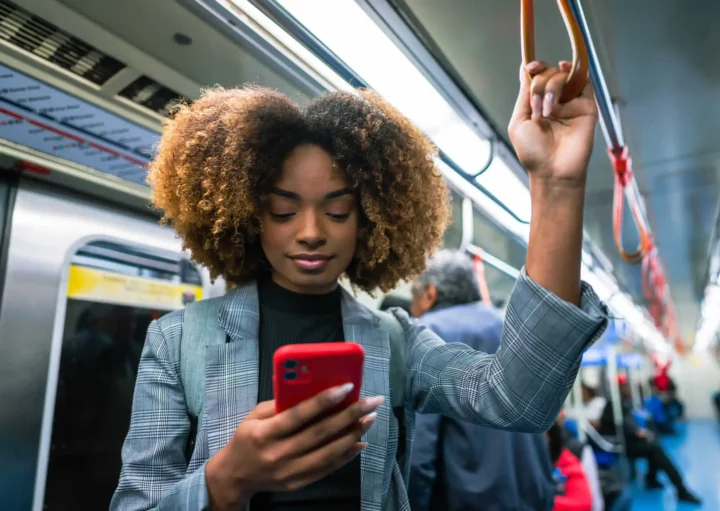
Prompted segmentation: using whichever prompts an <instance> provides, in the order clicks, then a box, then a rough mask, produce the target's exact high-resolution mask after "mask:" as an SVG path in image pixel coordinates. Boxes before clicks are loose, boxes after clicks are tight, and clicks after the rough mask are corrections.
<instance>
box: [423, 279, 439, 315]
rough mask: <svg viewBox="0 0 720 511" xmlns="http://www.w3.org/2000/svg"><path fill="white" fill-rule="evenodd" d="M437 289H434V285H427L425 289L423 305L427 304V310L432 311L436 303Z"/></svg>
mask: <svg viewBox="0 0 720 511" xmlns="http://www.w3.org/2000/svg"><path fill="white" fill-rule="evenodd" d="M437 295H438V292H437V287H435V284H428V285H427V287H426V288H425V296H424V299H425V303H426V304H427V307H428V309H432V308H433V307H435V304H436V303H437Z"/></svg>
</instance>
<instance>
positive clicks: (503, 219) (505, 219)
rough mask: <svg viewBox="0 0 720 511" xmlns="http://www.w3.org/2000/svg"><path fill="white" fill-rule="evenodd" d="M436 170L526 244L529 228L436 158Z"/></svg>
mask: <svg viewBox="0 0 720 511" xmlns="http://www.w3.org/2000/svg"><path fill="white" fill-rule="evenodd" d="M435 164H436V165H437V168H438V169H439V170H440V172H442V174H443V175H444V176H445V179H447V181H448V183H450V186H452V187H453V188H455V189H456V190H459V191H460V193H461V194H462V195H464V196H465V197H467V198H469V199H470V200H471V201H472V202H473V204H475V205H476V206H477V207H478V208H479V209H480V210H481V211H483V212H484V213H485V214H486V215H488V216H489V217H490V218H494V219H495V221H497V222H498V223H499V224H500V225H502V226H503V227H504V228H505V229H507V230H508V231H509V232H511V233H513V234H514V235H515V236H517V237H518V238H519V239H521V240H522V241H524V242H525V244H527V242H528V238H529V236H530V226H529V225H527V224H522V223H520V222H518V221H517V220H515V219H514V218H513V217H512V216H511V215H509V214H508V212H507V211H505V210H504V209H503V208H501V207H500V206H498V205H497V204H496V203H495V202H493V201H492V199H490V198H489V197H488V196H487V195H485V194H484V193H483V192H481V191H480V190H478V189H477V188H475V187H474V186H473V185H471V184H470V183H468V182H467V181H466V180H465V178H464V177H462V176H461V175H460V174H458V173H457V172H455V171H454V170H452V169H451V168H450V167H448V166H447V165H446V164H445V162H443V161H442V160H440V159H439V158H437V159H436V160H435Z"/></svg>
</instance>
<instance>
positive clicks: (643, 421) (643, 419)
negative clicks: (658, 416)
mask: <svg viewBox="0 0 720 511" xmlns="http://www.w3.org/2000/svg"><path fill="white" fill-rule="evenodd" d="M632 415H633V418H634V419H635V422H636V423H637V425H638V427H639V428H643V429H647V427H648V419H651V418H652V417H651V415H650V412H648V411H647V410H633V411H632Z"/></svg>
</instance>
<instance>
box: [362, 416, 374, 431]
mask: <svg viewBox="0 0 720 511" xmlns="http://www.w3.org/2000/svg"><path fill="white" fill-rule="evenodd" d="M375 419H377V412H373V413H371V414H368V415H366V416H365V418H364V419H363V421H362V429H363V431H367V430H368V429H370V428H371V427H372V425H373V424H374V423H375Z"/></svg>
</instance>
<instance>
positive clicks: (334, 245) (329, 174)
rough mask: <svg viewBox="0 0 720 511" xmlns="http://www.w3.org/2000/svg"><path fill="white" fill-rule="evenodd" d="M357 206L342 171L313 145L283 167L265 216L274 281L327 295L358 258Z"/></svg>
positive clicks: (265, 240) (294, 154) (264, 240)
mask: <svg viewBox="0 0 720 511" xmlns="http://www.w3.org/2000/svg"><path fill="white" fill-rule="evenodd" d="M358 216H359V212H358V205H357V201H356V198H355V194H354V192H353V190H352V189H351V188H350V183H349V182H348V180H347V178H346V177H345V175H344V174H343V172H342V171H341V170H339V169H337V168H335V167H334V166H333V161H332V158H331V157H330V155H329V154H328V153H327V152H326V151H324V150H323V149H321V148H320V147H318V146H315V145H302V146H299V147H297V148H296V149H295V150H294V151H293V152H291V153H290V155H289V156H288V158H287V159H286V160H285V162H284V163H283V168H282V175H281V176H280V179H278V181H277V182H276V183H275V185H274V187H273V189H272V190H271V193H270V194H269V198H268V202H267V204H266V206H265V208H264V211H263V214H262V227H263V228H262V233H261V234H260V242H261V244H262V247H263V250H264V252H265V256H266V257H267V258H268V261H269V262H270V265H271V266H272V278H273V280H274V281H275V282H276V283H277V284H279V285H281V286H283V287H284V288H286V289H289V290H290V291H294V292H296V293H304V294H322V293H329V292H330V291H332V290H333V289H335V287H336V286H337V281H338V278H339V277H340V275H342V274H343V273H344V272H345V269H346V268H347V267H348V265H349V264H350V261H351V260H352V258H353V255H354V254H355V246H356V244H357V236H358Z"/></svg>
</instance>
